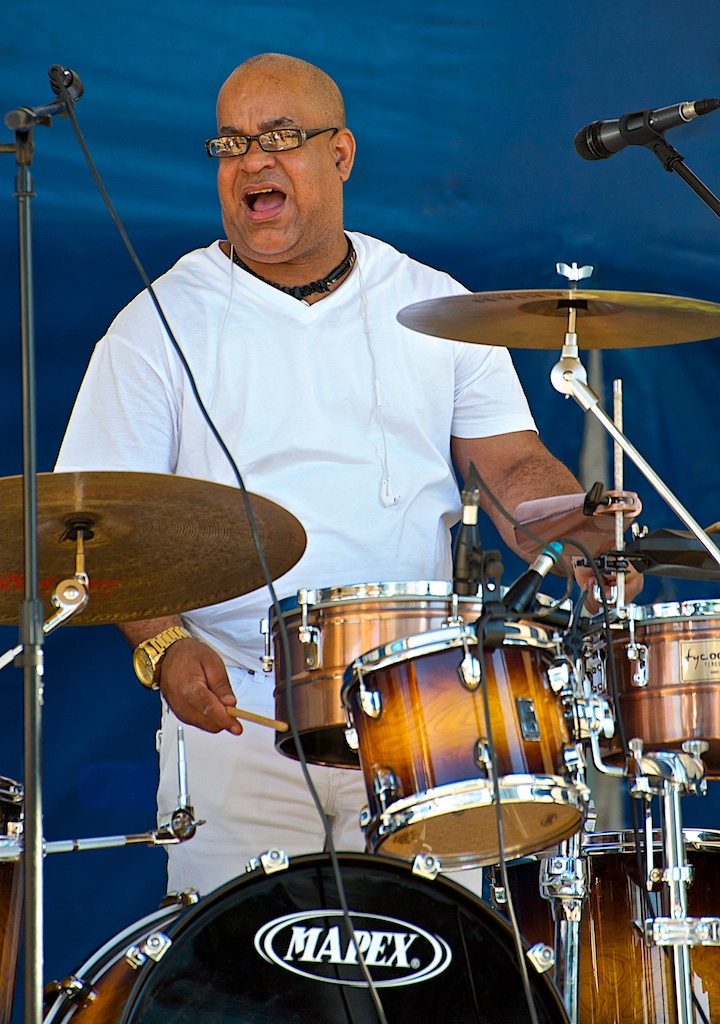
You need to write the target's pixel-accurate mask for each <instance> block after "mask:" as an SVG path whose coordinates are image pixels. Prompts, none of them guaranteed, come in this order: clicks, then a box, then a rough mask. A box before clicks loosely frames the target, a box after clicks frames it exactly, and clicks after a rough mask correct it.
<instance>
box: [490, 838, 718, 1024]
mask: <svg viewBox="0 0 720 1024" xmlns="http://www.w3.org/2000/svg"><path fill="white" fill-rule="evenodd" d="M683 835H684V838H685V843H686V847H687V859H688V862H689V863H690V865H691V866H692V867H693V870H694V881H693V882H692V884H691V885H690V886H689V887H688V890H687V893H688V913H689V915H690V916H691V917H718V916H720V907H719V905H718V902H719V900H720V897H719V896H718V893H720V832H718V831H700V830H697V829H684V830H683ZM582 846H583V854H584V855H585V856H587V857H588V858H589V868H588V874H589V885H588V899H587V902H586V904H585V907H584V912H583V921H582V927H581V935H580V968H579V971H580V974H579V1024H637V1022H639V1021H641V1022H642V1024H675V1022H676V1020H677V1017H676V1014H675V1008H674V1002H675V999H674V984H673V969H672V953H671V948H670V947H668V946H666V947H660V946H648V945H646V943H645V941H644V938H643V934H642V931H641V926H640V924H639V922H642V921H644V920H645V919H646V918H647V917H648V916H651V917H657V916H667V907H666V906H663V903H664V902H667V886H666V885H658V886H657V887H656V889H657V891H653V892H652V893H649V894H645V895H648V896H649V905H650V907H651V910H650V912H649V915H648V911H647V909H646V904H645V902H644V900H643V895H644V884H641V883H640V878H639V874H638V863H637V857H636V856H635V840H634V836H633V833H632V832H631V831H627V832H598V833H594V834H587V835H584V836H583V842H582ZM654 846H655V862H656V863H657V864H659V863H660V849H661V840H660V834H659V831H658V832H656V835H655V839H654ZM509 876H510V886H511V890H512V892H513V894H514V897H513V898H514V906H515V914H516V917H517V920H518V925H519V927H520V931H521V932H522V934H523V937H524V938H525V940H526V941H528V942H530V943H535V942H545V943H548V944H549V945H552V944H553V930H554V929H553V922H552V914H551V909H550V902H549V901H547V900H544V899H542V897H541V896H540V893H539V883H538V864H537V862H535V863H534V864H533V863H527V864H522V865H518V866H511V867H510V870H509ZM663 897H664V898H663ZM690 971H691V976H692V977H691V988H692V992H693V994H694V996H695V998H696V999H697V1001H698V1003H699V1005H700V1007H701V1009H702V1011H703V1013H704V1014H705V1018H706V1019H707V1020H708V1021H720V948H718V947H717V946H693V947H691V948H690ZM697 1019H698V1020H702V1018H701V1017H699V1016H698V1017H697Z"/></svg>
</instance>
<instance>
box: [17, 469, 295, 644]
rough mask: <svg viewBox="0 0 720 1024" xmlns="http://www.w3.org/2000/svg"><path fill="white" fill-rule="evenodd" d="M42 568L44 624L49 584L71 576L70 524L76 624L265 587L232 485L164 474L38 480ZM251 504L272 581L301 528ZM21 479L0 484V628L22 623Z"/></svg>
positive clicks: (289, 559) (139, 615)
mask: <svg viewBox="0 0 720 1024" xmlns="http://www.w3.org/2000/svg"><path fill="white" fill-rule="evenodd" d="M37 496H38V497H37V505H38V566H39V573H38V577H39V589H40V597H41V599H42V601H43V603H44V605H45V612H46V615H45V617H46V618H48V617H49V616H50V614H52V612H53V610H54V609H53V608H52V605H51V603H50V598H51V595H52V592H53V589H54V587H55V586H56V585H57V584H58V583H59V582H60V581H62V580H64V579H68V578H71V577H72V576H73V574H74V572H75V541H74V540H73V539H72V537H71V536H68V531H69V530H70V531H71V532H72V529H73V524H77V523H78V522H79V523H81V524H82V523H84V522H87V523H89V524H90V526H89V529H90V530H91V532H92V536H91V537H88V536H87V534H85V538H86V539H85V570H86V572H87V574H88V576H89V578H90V589H89V593H90V600H89V601H88V604H87V606H86V608H85V609H84V610H83V612H82V613H81V614H79V615H78V616H77V617H76V618H75V619H74V620H71V621H74V622H76V623H77V624H78V625H89V624H100V623H108V622H127V621H130V620H132V619H150V618H158V617H160V616H163V615H173V614H176V613H177V612H182V611H187V610H190V609H192V608H201V607H204V606H206V605H209V604H217V603H219V602H220V601H227V600H229V599H230V598H233V597H238V596H240V595H241V594H246V593H249V592H250V591H251V590H256V589H257V588H258V587H261V586H264V584H265V577H264V575H263V573H262V569H261V565H260V562H259V559H258V556H257V552H256V550H255V545H254V543H253V538H252V533H251V529H250V523H249V519H248V515H247V512H246V509H245V503H244V501H243V497H242V494H241V492H240V491H239V490H238V489H237V488H235V487H226V486H224V485H222V484H215V483H209V482H207V481H205V480H194V479H189V478H187V477H180V476H169V475H168V476H166V475H163V474H160V473H113V472H88V473H40V474H38V476H37ZM249 500H250V507H251V509H252V512H253V516H254V518H255V520H256V522H257V528H258V533H259V536H260V541H261V544H262V548H263V551H264V553H265V558H266V560H267V563H268V568H269V570H270V574H271V576H272V578H273V579H276V578H277V577H278V576H282V575H283V573H286V572H287V571H288V569H290V568H292V566H293V565H295V563H296V562H297V561H298V560H299V558H300V556H301V555H302V553H303V551H304V550H305V542H306V538H305V531H304V529H303V527H302V526H301V524H300V523H299V521H298V520H297V519H296V518H295V517H294V516H293V515H292V514H291V513H290V512H287V511H286V510H285V509H284V508H282V507H281V506H280V505H276V504H275V503H274V502H272V501H269V500H268V499H267V498H262V497H259V496H258V495H256V494H250V495H249ZM22 522H23V518H22V477H20V476H14V477H5V478H3V479H0V623H1V624H10V623H15V622H17V621H18V614H19V613H18V606H19V604H20V601H21V600H22V599H23V596H24V593H23V588H24V563H23V537H22Z"/></svg>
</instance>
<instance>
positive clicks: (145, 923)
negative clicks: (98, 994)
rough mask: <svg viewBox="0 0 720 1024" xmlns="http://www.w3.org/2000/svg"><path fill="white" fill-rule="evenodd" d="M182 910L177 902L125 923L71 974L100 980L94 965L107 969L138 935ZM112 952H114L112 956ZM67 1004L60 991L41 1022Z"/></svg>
mask: <svg viewBox="0 0 720 1024" xmlns="http://www.w3.org/2000/svg"><path fill="white" fill-rule="evenodd" d="M182 912H183V907H182V906H180V905H179V904H170V905H168V906H166V907H160V908H159V909H158V910H154V911H153V912H152V913H151V914H148V915H147V916H146V917H141V918H140V919H139V920H138V921H133V923H132V924H129V925H126V926H125V927H124V928H123V929H121V930H120V931H119V932H116V933H115V935H113V936H112V937H111V938H110V939H108V940H107V942H104V943H103V945H102V946H100V948H99V949H96V950H95V951H94V952H93V953H91V954H90V956H89V957H88V958H87V959H86V960H83V962H82V963H81V964H80V965H79V966H78V967H77V969H76V970H75V971H73V976H74V977H77V978H80V979H81V980H84V981H89V982H90V983H91V984H93V983H95V982H97V981H99V980H100V978H101V977H102V976H103V973H104V972H102V971H101V972H100V973H97V974H92V973H91V972H92V971H93V970H94V968H96V967H105V968H106V969H107V970H109V969H110V968H111V967H112V965H113V964H114V963H116V962H117V960H118V959H120V958H121V957H122V956H123V954H124V953H125V952H126V951H127V950H128V948H129V945H131V944H132V942H133V940H135V939H137V937H138V936H139V935H144V934H146V933H147V932H148V931H149V930H150V928H151V926H152V925H154V924H158V923H159V922H161V921H165V920H166V918H168V917H172V916H173V915H174V916H177V915H178V914H181V913H182ZM113 954H116V955H115V956H114V957H113ZM67 1005H69V1004H68V997H67V994H66V993H64V992H60V993H59V994H58V996H57V998H56V999H55V1000H54V1002H53V1003H52V1005H51V1006H50V1008H49V1010H48V1012H47V1015H46V1016H45V1017H44V1018H43V1024H50V1022H51V1021H52V1020H54V1019H55V1016H56V1013H57V1012H59V1011H62V1012H64V1011H65V1008H66V1006H67Z"/></svg>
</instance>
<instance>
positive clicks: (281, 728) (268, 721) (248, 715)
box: [225, 706, 290, 732]
mask: <svg viewBox="0 0 720 1024" xmlns="http://www.w3.org/2000/svg"><path fill="white" fill-rule="evenodd" d="M225 710H226V711H227V713H228V714H229V715H232V717H233V718H242V720H243V721H244V722H255V724H256V725H266V726H267V727H268V729H275V731H276V732H287V731H288V729H289V728H290V726H289V725H288V724H287V722H281V721H280V719H278V718H265V717H264V715H256V714H255V712H254V711H243V710H242V709H241V708H236V707H227V706H226V707H225Z"/></svg>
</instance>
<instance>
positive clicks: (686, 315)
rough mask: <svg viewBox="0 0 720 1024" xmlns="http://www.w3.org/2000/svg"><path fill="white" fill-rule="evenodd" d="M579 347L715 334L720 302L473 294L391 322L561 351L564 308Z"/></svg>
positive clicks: (719, 327) (441, 334)
mask: <svg viewBox="0 0 720 1024" xmlns="http://www.w3.org/2000/svg"><path fill="white" fill-rule="evenodd" d="M571 296H572V303H573V305H574V306H575V307H576V309H577V326H576V331H577V336H578V347H579V348H580V349H590V348H636V347H644V346H647V345H676V344H679V343H680V342H685V341H701V340H702V339H704V338H716V337H720V305H718V304H717V303H715V302H704V301H703V300H701V299H686V298H683V297H682V296H676V295H653V294H650V293H644V292H604V291H588V290H587V289H583V290H580V289H578V290H577V291H575V292H574V293H571V292H570V291H569V290H567V289H557V290H554V291H553V290H549V291H542V290H537V291H513V292H477V293H475V294H470V295H450V296H447V297H445V298H439V299H428V300H426V301H425V302H415V303H413V305H411V306H406V307H405V308H404V309H401V310H400V312H399V313H398V315H397V318H398V320H399V321H400V323H401V324H403V325H404V326H405V327H410V328H412V330H414V331H420V333H421V334H432V335H434V336H435V337H438V338H448V339H450V340H452V341H469V342H472V343H473V344H476V345H502V346H503V347H504V348H550V349H558V350H560V349H561V348H562V344H563V340H564V336H565V331H566V330H567V321H568V304H569V302H570V301H571Z"/></svg>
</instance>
